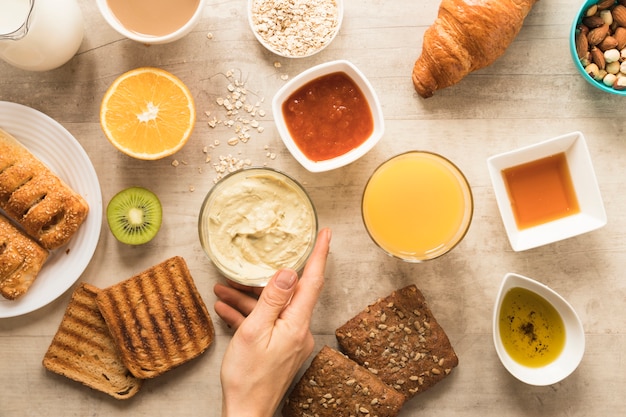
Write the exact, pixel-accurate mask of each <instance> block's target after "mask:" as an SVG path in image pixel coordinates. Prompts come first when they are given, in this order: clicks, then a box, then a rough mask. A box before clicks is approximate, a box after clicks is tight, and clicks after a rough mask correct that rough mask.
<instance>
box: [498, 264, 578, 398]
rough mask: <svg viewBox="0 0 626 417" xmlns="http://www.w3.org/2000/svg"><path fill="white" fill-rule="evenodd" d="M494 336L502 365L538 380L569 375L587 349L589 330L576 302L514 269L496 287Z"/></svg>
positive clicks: (532, 382) (548, 382)
mask: <svg viewBox="0 0 626 417" xmlns="http://www.w3.org/2000/svg"><path fill="white" fill-rule="evenodd" d="M493 341H494V344H495V347H496V352H497V354H498V357H499V358H500V361H501V362H502V364H503V365H504V367H505V368H506V369H507V370H508V371H509V372H510V373H511V374H512V375H513V376H514V377H516V378H517V379H519V380H520V381H522V382H525V383H527V384H530V385H537V386H545V385H552V384H555V383H557V382H559V381H561V380H563V379H564V378H566V377H567V376H569V375H570V374H571V373H572V372H574V370H576V368H577V367H578V365H579V363H580V361H581V360H582V357H583V354H584V352H585V332H584V330H583V326H582V323H581V321H580V319H579V317H578V315H577V314H576V311H575V310H574V309H573V308H572V306H571V305H570V304H569V303H568V302H567V301H566V300H565V299H564V298H563V297H561V296H560V295H559V294H557V293H556V292H555V291H554V290H552V289H551V288H549V287H547V286H546V285H544V284H542V283H540V282H538V281H535V280H533V279H530V278H527V277H524V276H522V275H518V274H513V273H509V274H507V275H506V276H505V277H504V279H503V281H502V284H501V286H500V291H499V292H498V297H497V299H496V305H495V308H494V313H493Z"/></svg>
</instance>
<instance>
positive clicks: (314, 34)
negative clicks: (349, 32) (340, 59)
mask: <svg viewBox="0 0 626 417" xmlns="http://www.w3.org/2000/svg"><path fill="white" fill-rule="evenodd" d="M342 20H343V0H248V22H249V24H250V28H251V29H252V33H254V36H255V37H256V38H257V40H258V41H259V43H261V45H263V46H264V47H265V48H266V49H267V50H269V51H270V52H273V53H274V54H276V55H279V56H282V57H285V58H305V57H309V56H311V55H314V54H316V53H318V52H320V51H321V50H323V49H324V48H326V47H327V46H328V45H329V44H330V43H331V42H332V41H333V39H335V37H336V36H337V33H338V32H339V28H340V27H341V22H342Z"/></svg>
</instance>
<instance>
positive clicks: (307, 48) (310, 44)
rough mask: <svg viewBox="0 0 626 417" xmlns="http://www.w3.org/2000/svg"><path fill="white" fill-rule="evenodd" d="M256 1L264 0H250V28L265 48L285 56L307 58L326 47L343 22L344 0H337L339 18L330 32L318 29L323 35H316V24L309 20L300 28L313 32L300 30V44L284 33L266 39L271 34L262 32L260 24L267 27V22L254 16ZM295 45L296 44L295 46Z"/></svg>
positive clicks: (268, 4) (275, 13)
mask: <svg viewBox="0 0 626 417" xmlns="http://www.w3.org/2000/svg"><path fill="white" fill-rule="evenodd" d="M255 1H264V0H248V6H247V7H248V24H249V25H250V29H251V30H252V33H253V34H254V37H255V38H256V39H257V40H258V41H259V43H260V44H261V45H263V46H264V47H265V49H267V50H268V51H270V52H272V53H274V54H276V55H278V56H282V57H285V58H306V57H310V56H312V55H315V54H317V53H318V52H321V51H322V50H324V49H326V47H327V46H328V45H330V44H331V43H332V41H333V40H334V39H335V38H336V37H337V34H338V33H339V29H341V24H342V22H343V9H344V8H343V0H335V3H336V5H337V19H336V21H335V24H334V25H333V27H332V29H331V31H330V32H328V33H327V32H326V31H324V30H317V32H319V34H321V35H322V36H319V37H316V36H315V34H316V31H315V25H314V24H313V23H310V22H307V23H306V24H305V25H303V28H302V29H300V30H301V31H306V30H309V29H310V30H311V32H300V31H299V32H298V34H299V36H302V39H300V40H301V41H302V42H301V43H300V44H298V43H297V42H296V40H294V39H288V38H286V35H283V34H282V33H278V34H274V36H273V39H270V38H268V39H266V37H267V36H269V34H266V35H264V34H261V33H260V32H259V28H258V26H265V27H267V24H266V23H264V22H262V20H261V19H257V18H256V17H255V16H254V12H253V9H254V5H255ZM266 3H267V2H266ZM289 3H290V2H283V4H289ZM272 4H273V3H267V7H268V8H270V6H271V5H272ZM272 11H273V12H274V15H275V16H278V13H277V11H276V9H273V10H272ZM278 26H282V25H278ZM305 35H306V36H305ZM289 44H291V45H292V46H291V47H288V46H287V45H289ZM293 45H296V46H295V47H294V46H293ZM290 48H291V49H290Z"/></svg>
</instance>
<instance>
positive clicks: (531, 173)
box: [502, 152, 580, 229]
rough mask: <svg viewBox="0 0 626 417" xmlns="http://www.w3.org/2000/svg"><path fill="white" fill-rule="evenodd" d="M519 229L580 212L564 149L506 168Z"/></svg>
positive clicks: (506, 179)
mask: <svg viewBox="0 0 626 417" xmlns="http://www.w3.org/2000/svg"><path fill="white" fill-rule="evenodd" d="M502 176H503V178H504V183H505V185H506V189H507V192H508V195H509V200H510V202H511V208H512V209H513V214H514V217H515V222H516V224H517V227H518V228H519V229H527V228H530V227H534V226H538V225H540V224H543V223H547V222H550V221H553V220H557V219H560V218H563V217H566V216H571V215H573V214H576V213H579V212H580V207H579V204H578V199H577V197H576V192H575V190H574V185H573V182H572V178H571V175H570V172H569V167H568V165H567V158H566V156H565V153H564V152H561V153H558V154H555V155H551V156H548V157H546V158H542V159H538V160H536V161H531V162H528V163H525V164H521V165H517V166H514V167H512V168H507V169H505V170H503V171H502Z"/></svg>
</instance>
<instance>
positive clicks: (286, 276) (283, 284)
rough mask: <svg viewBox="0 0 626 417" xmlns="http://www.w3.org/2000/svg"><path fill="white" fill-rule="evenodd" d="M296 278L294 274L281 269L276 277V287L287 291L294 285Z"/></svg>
mask: <svg viewBox="0 0 626 417" xmlns="http://www.w3.org/2000/svg"><path fill="white" fill-rule="evenodd" d="M297 278H298V276H297V275H296V273H295V272H293V271H290V270H288V269H283V270H281V271H280V272H279V273H278V276H277V277H276V281H275V282H276V286H277V287H278V288H280V289H282V290H288V289H290V288H291V287H293V285H294V284H295V283H296V279H297Z"/></svg>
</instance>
